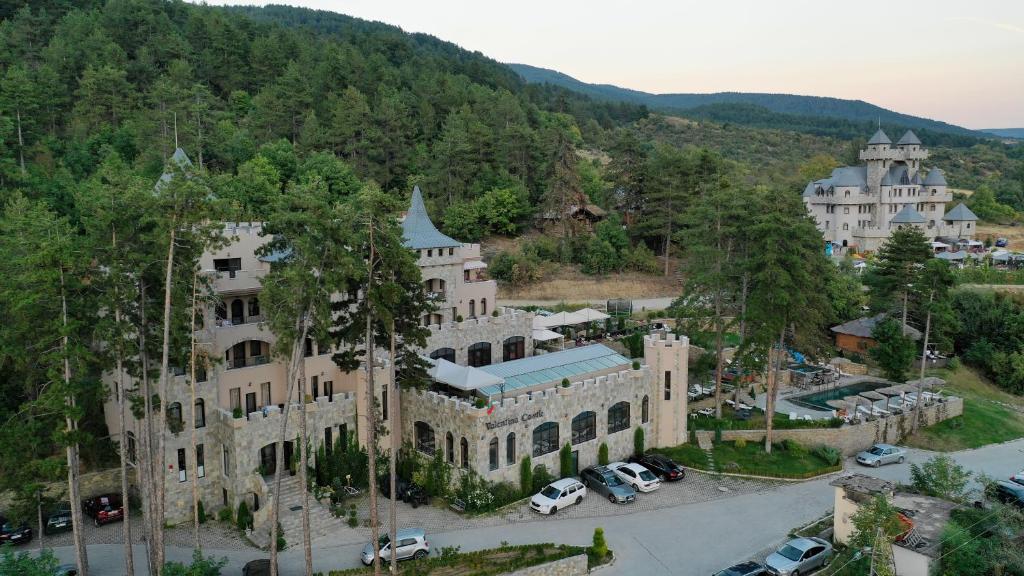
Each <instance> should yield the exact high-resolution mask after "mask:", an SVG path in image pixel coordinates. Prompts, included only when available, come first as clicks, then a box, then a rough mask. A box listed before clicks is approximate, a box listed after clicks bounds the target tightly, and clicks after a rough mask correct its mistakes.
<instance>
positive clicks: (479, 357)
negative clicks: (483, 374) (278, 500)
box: [469, 342, 491, 368]
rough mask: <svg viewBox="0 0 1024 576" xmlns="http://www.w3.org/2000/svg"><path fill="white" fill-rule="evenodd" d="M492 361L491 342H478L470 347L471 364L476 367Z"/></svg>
mask: <svg viewBox="0 0 1024 576" xmlns="http://www.w3.org/2000/svg"><path fill="white" fill-rule="evenodd" d="M490 363H491V343H490V342H477V343H476V344H472V345H470V347H469V365H470V366H472V367H474V368H476V367H478V366H487V365H488V364H490Z"/></svg>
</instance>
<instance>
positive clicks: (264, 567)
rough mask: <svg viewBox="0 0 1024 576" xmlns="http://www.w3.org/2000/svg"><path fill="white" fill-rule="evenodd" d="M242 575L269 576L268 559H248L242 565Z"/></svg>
mask: <svg viewBox="0 0 1024 576" xmlns="http://www.w3.org/2000/svg"><path fill="white" fill-rule="evenodd" d="M242 576H270V560H267V559H266V558H261V559H259V560H250V561H248V562H246V564H245V566H243V567H242Z"/></svg>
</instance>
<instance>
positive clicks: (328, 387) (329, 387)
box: [324, 380, 334, 402]
mask: <svg viewBox="0 0 1024 576" xmlns="http://www.w3.org/2000/svg"><path fill="white" fill-rule="evenodd" d="M324 396H327V401H328V402H334V382H332V381H330V380H324Z"/></svg>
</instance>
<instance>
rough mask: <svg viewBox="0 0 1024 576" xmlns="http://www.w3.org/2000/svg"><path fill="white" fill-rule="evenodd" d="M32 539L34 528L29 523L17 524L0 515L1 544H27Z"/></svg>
mask: <svg viewBox="0 0 1024 576" xmlns="http://www.w3.org/2000/svg"><path fill="white" fill-rule="evenodd" d="M31 540H32V529H31V528H29V527H28V524H26V523H24V522H22V523H20V524H15V523H14V522H9V521H8V520H7V518H4V517H3V516H0V544H15V545H17V544H25V543H26V542H29V541H31Z"/></svg>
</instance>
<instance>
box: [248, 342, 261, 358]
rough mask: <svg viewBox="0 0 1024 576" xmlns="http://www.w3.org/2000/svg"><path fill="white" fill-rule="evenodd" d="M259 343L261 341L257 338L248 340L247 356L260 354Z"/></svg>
mask: <svg viewBox="0 0 1024 576" xmlns="http://www.w3.org/2000/svg"><path fill="white" fill-rule="evenodd" d="M261 344H262V342H260V341H258V340H253V341H252V342H249V356H262V354H261V352H262V349H261V346H260V345H261Z"/></svg>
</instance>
